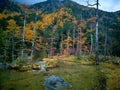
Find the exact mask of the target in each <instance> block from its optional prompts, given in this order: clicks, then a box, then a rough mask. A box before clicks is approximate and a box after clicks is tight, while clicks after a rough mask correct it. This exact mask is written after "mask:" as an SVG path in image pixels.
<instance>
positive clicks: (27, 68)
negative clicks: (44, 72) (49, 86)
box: [18, 65, 32, 72]
mask: <svg viewBox="0 0 120 90" xmlns="http://www.w3.org/2000/svg"><path fill="white" fill-rule="evenodd" d="M18 70H19V71H22V72H25V71H28V70H32V66H31V65H20V66H19V68H18Z"/></svg>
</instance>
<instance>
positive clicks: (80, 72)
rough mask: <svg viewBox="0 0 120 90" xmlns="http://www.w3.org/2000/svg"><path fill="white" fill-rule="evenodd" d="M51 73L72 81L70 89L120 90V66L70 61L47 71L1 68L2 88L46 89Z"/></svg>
mask: <svg viewBox="0 0 120 90" xmlns="http://www.w3.org/2000/svg"><path fill="white" fill-rule="evenodd" d="M50 75H59V76H61V77H62V78H63V79H65V80H66V81H67V82H69V83H71V84H72V88H71V89H69V90H120V66H116V65H113V64H110V63H100V65H98V66H96V65H81V64H79V63H77V62H68V61H59V63H58V67H56V68H53V69H51V70H49V71H47V72H41V71H34V72H32V71H30V72H18V71H14V70H10V71H9V70H0V90H45V87H44V81H45V80H46V79H47V78H48V77H49V76H50Z"/></svg>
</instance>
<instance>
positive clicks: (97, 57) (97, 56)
mask: <svg viewBox="0 0 120 90" xmlns="http://www.w3.org/2000/svg"><path fill="white" fill-rule="evenodd" d="M96 6H97V10H96V57H95V60H96V65H99V51H98V50H99V49H98V43H99V41H98V6H99V0H97V3H96Z"/></svg>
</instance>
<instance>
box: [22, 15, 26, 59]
mask: <svg viewBox="0 0 120 90" xmlns="http://www.w3.org/2000/svg"><path fill="white" fill-rule="evenodd" d="M25 25H26V15H25V18H24V27H23V30H22V51H21V57H22V58H23V56H24V46H25V45H24V43H25Z"/></svg>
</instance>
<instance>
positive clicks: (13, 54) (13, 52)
mask: <svg viewBox="0 0 120 90" xmlns="http://www.w3.org/2000/svg"><path fill="white" fill-rule="evenodd" d="M14 49H15V47H14V29H12V63H14Z"/></svg>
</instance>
